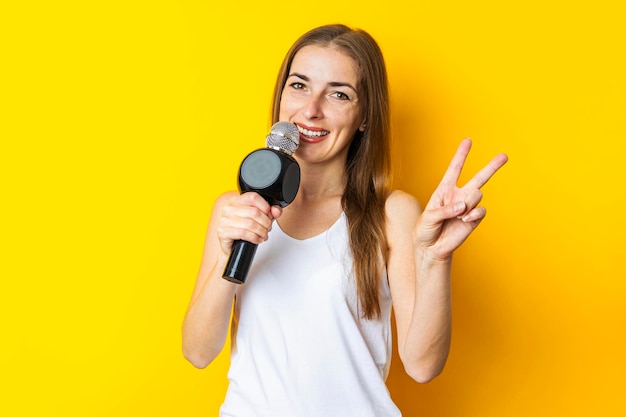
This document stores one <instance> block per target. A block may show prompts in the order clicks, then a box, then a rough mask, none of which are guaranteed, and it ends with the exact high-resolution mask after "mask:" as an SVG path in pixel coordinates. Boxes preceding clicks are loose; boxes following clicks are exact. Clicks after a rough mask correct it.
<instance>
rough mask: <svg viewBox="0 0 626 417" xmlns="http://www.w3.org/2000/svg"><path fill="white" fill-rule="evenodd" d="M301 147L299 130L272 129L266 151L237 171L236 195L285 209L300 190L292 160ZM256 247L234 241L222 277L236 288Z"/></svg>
mask: <svg viewBox="0 0 626 417" xmlns="http://www.w3.org/2000/svg"><path fill="white" fill-rule="evenodd" d="M299 144H300V132H299V131H298V127H297V126H296V125H295V124H293V123H289V122H278V123H276V124H274V126H272V129H271V131H270V133H269V134H268V135H267V137H266V140H265V146H266V148H262V149H257V150H256V151H253V152H252V153H250V154H248V156H246V157H245V158H244V160H243V162H242V163H241V166H240V167H239V191H240V192H241V193H245V192H248V191H254V192H257V193H259V194H260V195H261V197H263V198H264V199H265V200H266V201H267V202H268V203H269V204H270V205H272V206H275V205H279V206H281V207H285V206H287V205H288V204H289V203H291V202H292V201H293V200H294V199H295V198H296V194H297V193H298V188H299V187H300V166H299V165H298V162H296V160H295V159H294V157H293V156H291V155H292V154H293V153H294V152H295V150H296V149H297V148H298V145H299ZM257 246H258V245H257V244H255V243H250V242H247V241H245V240H235V241H234V242H233V247H232V249H231V253H230V257H229V258H228V263H227V264H226V268H225V269H224V274H223V275H222V277H223V278H224V279H226V280H228V281H230V282H234V283H236V284H243V283H245V282H246V277H247V276H248V271H249V270H250V265H251V264H252V259H253V258H254V254H255V253H256V248H257Z"/></svg>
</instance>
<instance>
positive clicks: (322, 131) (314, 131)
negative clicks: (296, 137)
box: [298, 126, 330, 138]
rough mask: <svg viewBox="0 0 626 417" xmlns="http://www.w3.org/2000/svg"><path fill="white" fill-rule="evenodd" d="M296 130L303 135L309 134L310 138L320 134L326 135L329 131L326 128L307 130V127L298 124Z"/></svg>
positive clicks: (317, 136)
mask: <svg viewBox="0 0 626 417" xmlns="http://www.w3.org/2000/svg"><path fill="white" fill-rule="evenodd" d="M298 130H299V131H300V133H302V134H303V135H304V136H309V137H312V138H319V137H320V136H326V135H328V134H329V133H330V132H329V131H328V130H309V129H304V128H302V127H300V126H298Z"/></svg>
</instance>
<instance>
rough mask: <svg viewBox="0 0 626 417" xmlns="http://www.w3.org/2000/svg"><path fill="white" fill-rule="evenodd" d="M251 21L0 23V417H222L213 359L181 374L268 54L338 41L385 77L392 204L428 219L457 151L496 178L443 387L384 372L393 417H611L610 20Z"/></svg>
mask: <svg viewBox="0 0 626 417" xmlns="http://www.w3.org/2000/svg"><path fill="white" fill-rule="evenodd" d="M216 3H217V4H216ZM252 3H253V2H250V4H244V5H242V4H240V3H239V2H195V1H128V2H127V1H119V0H113V1H107V2H78V1H73V2H72V1H64V0H59V1H54V2H52V1H51V2H32V1H25V2H3V5H2V6H0V45H1V50H0V59H1V60H2V65H1V66H0V71H1V72H2V75H1V77H0V83H1V85H0V88H1V89H0V99H1V101H2V109H1V111H0V137H1V148H0V181H1V182H0V184H1V194H0V195H1V199H2V200H1V203H2V204H1V210H2V211H1V216H0V222H1V224H0V226H1V229H0V233H1V238H2V248H1V255H0V256H1V257H2V261H1V263H0V273H1V281H0V320H1V323H0V324H1V326H0V335H1V337H2V340H1V343H0V349H1V352H0V372H1V374H2V385H3V386H2V389H1V390H0V415H3V416H12V417H16V416H52V415H55V416H56V415H63V416H182V415H184V416H214V415H216V414H217V409H218V407H219V404H220V402H221V400H222V398H223V395H224V392H225V389H226V369H227V362H228V359H227V355H225V354H222V355H221V356H220V357H219V358H218V360H217V361H216V362H215V363H214V364H212V365H211V366H210V367H209V368H207V369H206V370H203V371H199V370H196V369H194V368H192V366H191V365H189V364H187V363H186V362H185V360H184V359H183V357H182V354H181V352H180V325H181V321H182V317H183V314H184V311H185V308H186V305H187V301H188V299H189V296H190V293H191V290H192V286H193V282H194V280H195V274H196V272H197V268H198V265H199V260H200V254H201V250H202V244H203V237H204V232H205V228H206V225H207V221H208V216H209V213H210V207H211V204H212V202H213V200H214V199H215V197H216V196H217V195H218V193H219V192H220V191H222V190H224V189H232V188H234V187H235V185H236V183H235V176H236V171H237V168H238V166H239V163H240V162H241V160H242V158H243V156H245V154H247V153H248V152H249V151H251V150H253V149H256V148H258V147H261V146H262V145H263V144H264V137H265V134H266V131H267V129H268V113H269V101H270V95H271V90H272V87H273V81H274V77H275V74H276V72H277V69H278V65H279V63H280V60H281V58H282V56H283V55H284V53H285V52H286V50H287V48H288V46H289V45H290V44H291V43H292V41H293V40H295V38H296V37H297V36H298V35H300V34H301V33H303V32H304V31H306V30H308V29H310V28H312V27H314V26H317V25H320V24H324V23H334V22H344V23H347V24H349V25H352V26H357V27H362V28H365V29H367V30H368V31H369V32H370V33H371V34H372V35H373V36H374V37H375V38H376V39H377V40H378V41H379V43H380V45H381V47H382V49H383V51H384V53H385V56H386V59H387V64H388V67H389V75H390V79H391V92H392V99H393V106H394V109H395V113H394V121H393V122H394V134H395V140H396V142H395V145H394V152H395V155H396V165H395V168H396V171H397V172H396V173H397V177H396V179H397V185H398V187H400V188H403V189H405V190H407V191H410V192H411V193H413V194H415V195H416V196H417V197H418V198H419V199H420V200H421V201H423V202H425V200H426V199H427V198H428V196H429V195H430V193H431V191H432V190H433V189H434V187H435V186H436V184H437V182H438V180H439V178H440V176H441V175H442V174H443V171H444V170H445V167H446V165H447V163H448V161H449V159H450V157H451V156H452V153H453V151H454V149H455V147H456V145H457V144H458V143H459V141H460V140H461V139H462V138H464V137H471V138H473V139H474V149H473V152H472V154H471V155H470V161H469V162H468V164H467V169H466V172H465V174H466V175H465V177H464V179H467V176H468V175H469V174H470V173H471V172H474V171H476V170H477V169H478V168H479V167H480V166H482V165H483V164H484V163H486V162H487V161H488V160H489V159H490V158H491V156H493V155H495V154H496V153H497V152H507V153H508V154H509V156H510V162H509V164H508V165H507V166H505V168H504V169H503V170H502V172H501V173H499V174H498V175H497V176H496V177H495V178H494V179H493V180H492V182H490V183H489V184H488V185H487V186H486V187H485V189H484V191H485V199H484V203H485V205H486V206H487V208H488V211H489V214H488V217H487V219H486V220H485V222H484V223H483V224H482V225H481V227H480V228H479V229H478V230H477V231H476V233H475V234H474V236H472V238H471V239H470V240H469V241H468V242H467V244H466V245H465V246H464V247H463V248H462V249H461V250H460V251H459V252H458V254H457V255H456V257H455V265H454V277H453V292H454V294H453V296H454V336H453V346H452V351H451V355H450V358H449V362H448V365H447V367H446V370H445V372H444V374H443V375H441V376H440V377H439V378H438V379H436V380H435V381H433V382H432V383H430V384H428V385H418V384H416V383H413V382H411V381H410V380H409V379H408V377H406V376H404V375H403V372H402V370H401V366H400V364H399V361H398V359H397V358H394V365H393V369H392V374H391V376H390V379H389V386H390V389H391V392H392V395H393V397H394V398H395V399H396V401H397V402H398V404H399V405H400V407H401V408H402V409H403V411H404V412H405V415H407V416H418V415H421V416H458V417H465V416H477V417H487V416H618V415H625V414H626V404H624V401H623V394H624V383H623V374H624V373H625V372H626V360H625V359H624V357H625V352H626V341H625V339H624V330H625V324H626V306H625V304H626V303H625V302H624V298H625V295H626V284H625V282H624V277H625V275H626V274H625V273H624V258H625V253H624V252H625V251H624V243H623V241H624V235H625V233H626V230H625V229H626V228H625V227H624V215H623V213H624V207H625V206H626V199H625V198H624V195H625V192H624V184H623V180H624V155H625V153H626V146H625V142H626V140H625V137H624V130H625V129H624V120H625V117H624V116H625V114H624V113H625V112H624V110H625V105H624V100H625V99H624V97H626V86H625V82H624V74H626V68H625V65H624V59H623V57H624V41H625V34H624V31H623V29H621V28H623V23H624V20H625V15H624V12H623V10H621V9H620V8H619V7H618V6H617V4H618V3H620V2H617V1H614V2H609V1H604V0H599V1H593V2H591V1H588V2H572V1H558V2H549V1H539V0H531V1H526V2H519V3H507V2H502V1H453V2H432V1H415V2H408V1H407V2H402V1H397V0H390V1H385V2H382V4H379V3H374V2H372V3H370V4H367V3H364V2H341V1H336V0H332V1H330V0H321V1H318V2H286V1H283V2H272V1H267V2H255V3H256V5H253V4H252Z"/></svg>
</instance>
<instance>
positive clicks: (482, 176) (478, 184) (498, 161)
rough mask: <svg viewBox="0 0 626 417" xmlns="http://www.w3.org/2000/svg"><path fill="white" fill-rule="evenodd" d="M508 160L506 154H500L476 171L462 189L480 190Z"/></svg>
mask: <svg viewBox="0 0 626 417" xmlns="http://www.w3.org/2000/svg"><path fill="white" fill-rule="evenodd" d="M508 160H509V157H508V156H507V155H506V154H503V153H502V154H500V155H497V156H496V157H495V158H493V159H492V160H491V161H490V162H489V163H488V164H487V165H486V166H485V167H484V168H483V169H481V170H480V171H478V173H477V174H476V175H474V176H473V177H472V179H471V180H469V181H468V182H467V184H466V185H465V187H463V188H482V186H483V185H485V184H487V181H489V179H490V178H491V177H492V176H493V174H495V173H496V172H497V171H498V170H499V169H500V168H502V166H503V165H504V164H506V162H507V161H508Z"/></svg>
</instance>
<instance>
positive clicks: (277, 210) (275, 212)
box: [271, 206, 283, 219]
mask: <svg viewBox="0 0 626 417" xmlns="http://www.w3.org/2000/svg"><path fill="white" fill-rule="evenodd" d="M271 210H272V211H271V214H272V218H273V219H277V218H279V217H280V216H281V215H282V214H283V208H282V207H280V206H272V208H271Z"/></svg>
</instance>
